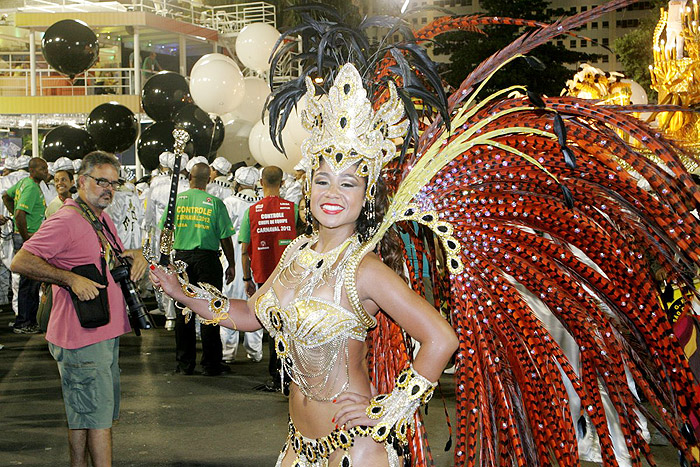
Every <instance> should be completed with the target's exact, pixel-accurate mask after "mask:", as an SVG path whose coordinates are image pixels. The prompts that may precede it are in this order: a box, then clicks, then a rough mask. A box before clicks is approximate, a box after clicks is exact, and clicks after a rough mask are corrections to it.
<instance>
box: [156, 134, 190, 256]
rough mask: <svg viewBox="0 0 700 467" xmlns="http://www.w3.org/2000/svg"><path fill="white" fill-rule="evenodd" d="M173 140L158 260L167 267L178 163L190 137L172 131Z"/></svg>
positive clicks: (178, 175) (172, 225)
mask: <svg viewBox="0 0 700 467" xmlns="http://www.w3.org/2000/svg"><path fill="white" fill-rule="evenodd" d="M173 137H174V138H175V147H174V149H173V152H174V153H175V163H174V164H173V175H172V178H171V179H170V197H169V198H168V207H167V211H166V216H165V222H164V224H163V230H161V233H160V259H159V260H158V264H160V265H161V266H167V265H169V264H170V252H171V251H172V249H173V232H174V228H175V203H176V202H177V186H178V179H179V177H180V163H181V162H182V155H183V154H184V152H185V145H186V144H187V142H188V141H189V140H190V135H189V133H187V132H186V131H185V130H180V129H175V130H173Z"/></svg>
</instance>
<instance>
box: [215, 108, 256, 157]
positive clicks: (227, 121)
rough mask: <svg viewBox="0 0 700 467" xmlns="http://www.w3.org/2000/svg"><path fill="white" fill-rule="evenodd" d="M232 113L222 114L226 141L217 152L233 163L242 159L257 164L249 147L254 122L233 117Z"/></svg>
mask: <svg viewBox="0 0 700 467" xmlns="http://www.w3.org/2000/svg"><path fill="white" fill-rule="evenodd" d="M230 115H231V114H230V113H229V114H226V115H222V118H221V119H222V120H223V122H224V141H223V142H222V143H221V147H219V150H218V151H217V154H219V155H220V156H222V157H225V158H226V160H228V161H229V162H230V163H232V164H236V163H237V162H241V161H242V162H245V164H246V165H255V159H254V158H253V155H252V154H251V152H250V148H249V147H248V135H250V130H251V129H252V128H253V124H252V123H250V122H247V121H245V120H236V119H232V118H230ZM224 117H226V118H224Z"/></svg>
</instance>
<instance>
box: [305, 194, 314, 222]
mask: <svg viewBox="0 0 700 467" xmlns="http://www.w3.org/2000/svg"><path fill="white" fill-rule="evenodd" d="M304 205H305V206H306V215H305V216H304V217H305V219H306V225H307V226H308V227H310V228H311V230H313V228H314V219H313V217H312V216H311V199H310V198H309V196H308V195H305V196H304Z"/></svg>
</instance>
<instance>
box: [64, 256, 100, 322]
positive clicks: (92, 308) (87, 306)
mask: <svg viewBox="0 0 700 467" xmlns="http://www.w3.org/2000/svg"><path fill="white" fill-rule="evenodd" d="M102 271H103V272H100V270H99V269H97V266H95V265H94V264H85V265H82V266H76V267H74V268H73V269H71V272H73V273H75V274H78V275H79V276H83V277H85V278H87V279H90V280H91V281H94V282H97V283H98V284H102V285H104V286H105V287H104V288H102V289H97V291H98V294H97V297H95V298H93V299H92V300H80V299H79V298H78V296H77V295H75V293H73V291H72V290H71V289H70V288H69V289H68V291H69V292H70V298H71V299H72V300H73V306H74V307H75V312H76V313H77V315H78V321H80V325H81V326H82V327H84V328H99V327H100V326H104V325H105V324H107V323H109V299H108V296H107V277H106V276H105V274H104V259H103V260H102Z"/></svg>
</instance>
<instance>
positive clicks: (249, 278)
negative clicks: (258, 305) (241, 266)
mask: <svg viewBox="0 0 700 467" xmlns="http://www.w3.org/2000/svg"><path fill="white" fill-rule="evenodd" d="M252 280H253V278H252V277H244V278H243V282H248V281H252Z"/></svg>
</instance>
